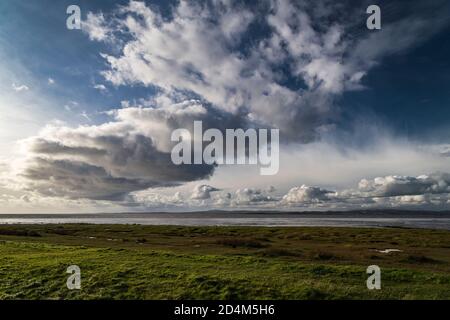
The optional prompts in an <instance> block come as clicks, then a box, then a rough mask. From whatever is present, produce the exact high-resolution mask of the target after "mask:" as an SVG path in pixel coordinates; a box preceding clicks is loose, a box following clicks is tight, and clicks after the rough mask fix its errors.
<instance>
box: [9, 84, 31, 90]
mask: <svg viewBox="0 0 450 320" xmlns="http://www.w3.org/2000/svg"><path fill="white" fill-rule="evenodd" d="M12 88H13V89H14V91H17V92H21V91H28V90H30V88H29V87H28V86H26V85H24V84H22V85H16V84H15V83H13V84H12Z"/></svg>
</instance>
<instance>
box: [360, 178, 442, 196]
mask: <svg viewBox="0 0 450 320" xmlns="http://www.w3.org/2000/svg"><path fill="white" fill-rule="evenodd" d="M358 189H359V191H360V192H361V193H362V194H363V195H368V196H372V197H392V196H404V195H411V196H416V195H424V194H443V193H450V174H448V173H434V174H431V175H420V176H417V177H411V176H386V177H377V178H375V179H372V180H367V179H362V180H361V181H360V182H359V185H358Z"/></svg>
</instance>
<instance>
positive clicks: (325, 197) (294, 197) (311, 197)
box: [282, 185, 335, 204]
mask: <svg viewBox="0 0 450 320" xmlns="http://www.w3.org/2000/svg"><path fill="white" fill-rule="evenodd" d="M334 195H335V191H330V190H326V189H322V188H319V187H310V186H306V185H302V186H301V187H294V188H292V189H290V190H289V191H288V193H287V194H286V195H284V196H283V199H282V202H285V203H288V204H292V203H301V204H311V203H320V202H324V201H329V200H330V199H332V198H333V196H334Z"/></svg>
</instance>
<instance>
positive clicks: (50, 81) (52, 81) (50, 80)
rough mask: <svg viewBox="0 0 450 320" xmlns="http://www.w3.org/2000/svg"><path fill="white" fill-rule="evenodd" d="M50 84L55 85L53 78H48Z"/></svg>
mask: <svg viewBox="0 0 450 320" xmlns="http://www.w3.org/2000/svg"><path fill="white" fill-rule="evenodd" d="M47 82H48V84H50V85H51V84H55V80H54V79H53V78H48V79H47Z"/></svg>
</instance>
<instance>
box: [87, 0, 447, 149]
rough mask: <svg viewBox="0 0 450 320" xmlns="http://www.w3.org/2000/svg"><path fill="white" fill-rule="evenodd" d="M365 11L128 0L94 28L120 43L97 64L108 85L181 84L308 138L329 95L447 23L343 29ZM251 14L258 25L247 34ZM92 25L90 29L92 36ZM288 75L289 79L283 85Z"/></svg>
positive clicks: (328, 119) (290, 136)
mask: <svg viewBox="0 0 450 320" xmlns="http://www.w3.org/2000/svg"><path fill="white" fill-rule="evenodd" d="M325 4H326V5H325ZM429 7H430V8H431V9H430V10H432V9H434V8H436V7H437V6H434V5H431V4H430V5H429ZM427 8H428V7H427ZM430 10H428V11H430ZM425 11H426V10H421V11H419V12H425ZM361 12H363V13H364V14H361ZM354 16H356V17H359V18H358V19H353V17H354ZM92 17H94V15H91V20H93V18H92ZM96 17H97V18H96V23H95V25H96V26H99V25H100V26H103V25H104V24H105V18H104V17H103V14H99V15H97V16H96ZM350 17H351V18H350ZM365 18H366V15H365V7H364V4H361V6H357V7H354V6H349V5H343V4H333V3H331V2H324V1H320V2H318V3H317V4H316V5H311V4H310V3H309V2H306V1H295V2H294V1H288V0H277V1H264V2H262V3H261V4H259V5H256V4H253V5H251V4H247V5H243V4H238V3H235V2H232V1H231V2H230V1H213V2H211V3H208V5H206V4H201V3H192V2H188V1H180V2H179V3H178V4H177V5H175V6H174V7H173V8H172V10H171V13H170V15H169V16H162V15H161V14H160V13H159V12H158V11H157V10H156V9H154V8H153V7H149V6H146V5H145V3H144V2H137V1H130V2H129V4H128V5H126V6H121V7H120V9H118V10H116V11H115V12H114V13H112V14H111V17H110V18H108V21H111V22H110V23H109V24H108V32H103V33H101V34H102V37H100V38H101V39H102V40H104V41H115V42H116V44H117V45H118V46H119V47H120V48H121V53H120V54H117V53H113V54H111V53H104V54H102V56H103V57H104V58H105V60H106V61H107V63H108V64H109V69H107V70H105V71H104V72H103V73H102V74H103V75H104V77H105V79H107V80H108V81H110V82H111V83H113V84H115V85H134V84H140V85H144V86H150V87H157V88H160V89H163V90H166V91H168V92H170V91H174V90H175V91H184V92H190V93H191V94H193V95H196V96H197V97H201V98H202V99H204V100H205V101H207V102H208V103H211V104H212V105H213V106H215V107H217V108H219V109H221V110H224V111H226V112H231V113H234V114H236V113H241V114H246V115H247V116H248V117H249V119H250V120H251V121H252V122H255V123H260V124H261V125H263V126H269V127H277V128H279V129H280V130H281V131H282V137H283V138H284V141H291V140H295V141H297V142H310V141H313V140H316V139H318V138H319V137H320V133H321V131H322V130H323V128H326V127H327V126H329V124H330V123H337V122H339V116H338V114H339V111H340V110H339V107H338V106H337V104H336V102H335V101H336V98H337V97H339V96H340V95H341V94H342V93H344V92H346V91H350V90H359V89H362V88H363V87H364V86H363V85H362V84H361V81H362V79H363V77H364V75H365V74H366V73H367V72H368V71H369V70H370V69H371V68H372V67H373V66H375V65H376V64H378V63H379V62H380V61H381V60H382V59H383V58H384V57H385V56H387V55H391V54H396V53H398V52H401V51H403V50H406V49H408V48H410V47H412V46H414V45H416V44H417V43H418V42H420V41H423V39H426V38H429V37H430V36H432V35H433V34H434V33H435V32H437V30H440V29H441V28H442V26H443V25H445V23H446V20H445V19H439V23H437V24H435V23H434V22H433V21H434V20H433V16H432V15H430V14H428V15H425V14H423V15H420V13H419V14H414V15H406V18H403V19H400V21H396V22H392V23H391V24H390V23H388V22H386V23H385V24H384V25H383V29H382V31H381V32H366V33H357V34H356V36H349V34H350V33H351V32H352V30H353V31H354V29H355V25H356V24H357V23H361V24H362V25H364V24H363V22H364V21H363V20H364V19H365ZM318 22H320V27H318ZM252 24H257V25H258V27H260V28H262V29H263V30H267V32H265V33H262V34H259V33H258V34H257V35H255V34H253V33H252V31H251V26H252ZM408 26H411V29H408V30H409V31H408V32H406V28H407V27H408ZM93 30H94V31H95V30H96V29H95V28H94V29H93ZM393 30H400V31H395V32H392V31H393ZM411 30H412V31H411ZM94 31H92V32H91V33H89V35H90V37H91V38H92V37H94V38H96V39H98V38H99V37H97V36H96V34H97V33H96V32H94ZM106 34H111V36H110V37H107V36H106ZM124 35H126V37H124ZM417 35H418V37H417V38H418V39H417V41H416V40H415V39H416V36H417ZM249 38H253V40H252V41H251V42H248V41H247V42H246V41H245V40H244V39H249ZM124 39H126V40H124ZM397 44H398V45H397ZM393 48H397V49H395V50H394V49H393ZM161 75H164V76H161ZM288 79H290V81H291V82H292V81H293V82H296V83H298V85H296V86H294V87H293V86H292V85H288V84H287V83H288V82H289V81H287V80H288Z"/></svg>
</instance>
